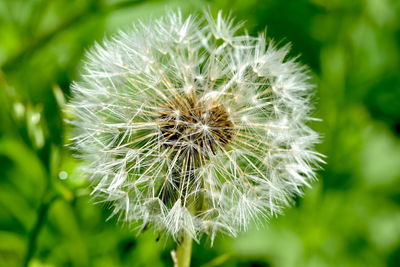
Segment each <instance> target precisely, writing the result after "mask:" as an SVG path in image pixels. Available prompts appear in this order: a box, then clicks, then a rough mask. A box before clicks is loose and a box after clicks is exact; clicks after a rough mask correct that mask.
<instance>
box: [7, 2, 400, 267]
mask: <svg viewBox="0 0 400 267" xmlns="http://www.w3.org/2000/svg"><path fill="white" fill-rule="evenodd" d="M177 7H180V8H181V9H182V11H183V12H184V13H189V12H193V11H199V10H201V9H203V8H205V7H209V8H210V9H211V11H212V12H217V11H218V10H219V9H222V10H225V11H231V12H232V14H233V15H234V16H236V17H237V18H238V19H239V20H244V21H246V27H247V28H248V30H249V32H250V33H251V34H256V33H257V32H260V31H264V30H265V28H266V29H267V34H268V36H269V38H272V39H274V40H275V41H277V42H278V43H282V44H283V43H286V42H288V41H290V42H292V47H293V50H292V55H293V56H296V55H298V54H301V60H302V61H303V62H304V63H305V64H307V65H309V66H310V67H311V70H312V73H313V75H314V83H315V84H316V85H317V93H316V97H315V100H316V103H317V104H316V105H317V107H316V110H315V116H317V117H320V118H322V119H323V121H322V122H318V123H315V125H313V127H314V128H315V129H317V130H318V131H319V132H321V133H322V134H323V143H322V144H321V145H320V146H319V147H318V150H319V151H320V152H321V153H324V154H325V155H327V162H328V164H327V165H326V166H325V167H324V170H323V171H321V172H320V179H319V181H318V182H315V183H314V184H313V188H312V189H307V190H306V192H305V197H304V198H302V199H297V200H296V204H295V206H294V207H292V208H288V209H286V210H285V215H284V216H280V217H277V218H273V219H271V221H270V222H269V224H267V223H266V224H265V226H262V227H259V228H260V229H257V227H254V228H253V229H252V230H251V231H249V232H247V233H243V234H242V235H240V236H239V237H238V238H235V239H234V238H228V237H224V236H221V237H218V238H217V241H216V242H215V244H214V246H213V247H210V242H209V241H208V240H207V239H204V240H202V243H201V244H200V245H195V247H194V253H193V260H192V262H193V266H202V265H204V266H284V267H286V266H316V267H320V266H400V49H399V48H400V19H399V18H400V1H398V0H354V1H348V0H309V1H306V0H286V1H279V0H247V1H239V0H237V1H234V0H210V1H202V0H191V1H189V0H185V1H177V0H175V1H172V0H171V1H162V0H153V1H143V0H133V1H131V0H52V1H50V0H47V1H46V0H0V119H1V123H0V266H31V267H39V266H43V267H44V266H46V267H47V266H105V267H106V266H107V267H108V266H171V265H172V261H171V259H170V254H169V253H170V250H171V249H173V248H174V244H173V242H171V241H170V240H165V238H164V239H161V240H160V241H159V242H156V241H155V240H156V238H157V236H156V235H155V234H153V233H151V232H146V233H144V234H142V235H139V236H136V235H134V233H133V232H132V231H131V229H129V226H127V225H124V224H123V223H120V222H118V221H117V218H111V219H110V220H107V218H108V217H109V215H110V213H111V212H110V210H108V209H107V205H94V204H93V203H91V198H90V195H89V193H90V191H89V189H88V184H87V182H86V181H85V179H84V178H83V176H82V174H81V173H80V172H79V168H78V167H79V162H77V161H76V160H75V159H73V158H72V156H71V152H70V151H68V149H66V148H65V143H66V141H67V137H66V136H67V134H66V129H65V126H64V123H63V116H62V110H61V107H62V106H63V104H64V103H65V101H68V97H69V94H70V89H69V86H70V83H71V81H72V80H74V79H76V78H77V77H78V73H79V68H80V65H79V64H80V62H81V60H82V58H83V57H84V51H85V50H86V49H88V48H89V47H90V46H91V45H93V43H94V42H95V41H101V40H102V39H103V38H104V37H105V36H109V35H110V34H112V33H113V32H115V31H117V30H118V29H119V28H122V29H124V28H127V27H129V26H130V25H131V24H132V23H133V22H134V21H136V20H138V19H146V18H148V17H149V16H159V15H162V14H163V13H164V12H165V10H166V8H177Z"/></svg>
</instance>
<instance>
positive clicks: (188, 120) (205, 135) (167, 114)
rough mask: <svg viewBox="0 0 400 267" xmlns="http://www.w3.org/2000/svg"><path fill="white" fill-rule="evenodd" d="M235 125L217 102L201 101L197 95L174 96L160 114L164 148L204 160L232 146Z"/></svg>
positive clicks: (161, 137)
mask: <svg viewBox="0 0 400 267" xmlns="http://www.w3.org/2000/svg"><path fill="white" fill-rule="evenodd" d="M233 126H234V125H233V123H232V121H231V120H230V119H229V116H228V112H227V111H226V109H225V107H224V106H223V105H222V104H221V103H220V102H219V101H218V100H214V101H208V102H207V101H202V100H199V99H198V97H197V96H196V95H194V94H190V95H183V96H182V95H179V96H175V97H172V98H171V99H170V101H169V103H168V104H166V105H164V106H162V112H160V115H159V130H160V140H161V142H162V144H163V145H164V146H166V147H169V148H172V149H173V150H175V151H178V150H181V151H184V152H185V153H190V154H193V153H195V154H198V155H199V156H200V155H201V156H202V157H205V158H208V157H209V156H210V155H211V153H212V154H214V155H215V154H216V152H217V151H218V149H220V148H222V147H223V146H225V145H226V144H228V143H229V141H230V140H231V139H232V137H233V133H234V131H233Z"/></svg>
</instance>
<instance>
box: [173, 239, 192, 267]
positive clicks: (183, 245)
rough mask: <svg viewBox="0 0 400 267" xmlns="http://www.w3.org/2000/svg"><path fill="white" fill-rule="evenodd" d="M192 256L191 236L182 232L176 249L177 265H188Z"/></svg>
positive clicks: (183, 266)
mask: <svg viewBox="0 0 400 267" xmlns="http://www.w3.org/2000/svg"><path fill="white" fill-rule="evenodd" d="M191 256H192V238H191V237H190V236H189V235H187V234H184V235H183V238H182V240H181V242H180V243H179V244H178V248H177V249H176V261H177V262H176V263H177V267H189V266H190V258H191Z"/></svg>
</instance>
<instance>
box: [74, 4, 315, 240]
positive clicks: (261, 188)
mask: <svg viewBox="0 0 400 267" xmlns="http://www.w3.org/2000/svg"><path fill="white" fill-rule="evenodd" d="M205 17H206V18H205V19H204V20H201V19H195V18H193V17H188V18H183V16H182V15H181V13H180V12H175V13H174V12H171V13H169V14H168V15H166V16H165V17H163V18H160V19H157V20H153V21H150V22H149V23H146V24H144V23H139V24H137V25H136V26H135V27H134V28H133V29H131V30H130V31H128V32H120V33H119V34H118V35H117V36H115V37H113V38H112V39H110V40H107V41H104V42H103V44H101V45H96V46H95V47H94V48H93V49H92V50H91V51H90V53H89V56H88V59H87V60H86V62H85V66H84V73H83V74H82V78H81V80H80V81H79V82H76V83H74V85H73V87H72V89H73V97H72V101H71V102H70V104H69V106H70V108H72V111H73V114H74V115H75V117H74V118H73V119H72V120H71V122H70V123H71V124H73V125H74V129H75V131H74V137H73V138H72V144H73V146H74V147H75V148H76V149H77V151H79V153H80V155H81V156H82V157H83V158H84V159H85V167H84V170H85V172H86V173H87V174H88V176H89V178H90V180H91V181H92V182H93V186H94V190H93V193H94V195H95V196H97V197H98V198H99V199H101V200H103V201H107V202H110V203H112V206H113V208H114V213H113V214H120V215H122V216H121V218H123V219H124V220H126V221H128V222H139V223H140V225H142V226H143V227H144V226H147V225H152V226H153V227H155V228H156V229H157V230H160V231H167V232H168V233H169V234H171V235H172V236H173V237H175V238H177V237H179V235H180V234H181V233H183V232H186V233H188V234H189V235H191V236H192V237H193V238H195V239H198V238H199V236H200V235H201V234H203V233H206V234H208V235H209V236H210V237H211V239H214V237H215V235H216V233H218V232H223V233H226V234H230V235H233V236H235V235H236V234H237V233H238V232H239V231H240V230H246V229H247V227H248V225H249V223H250V222H252V221H256V222H260V219H265V218H268V217H270V216H271V215H274V214H276V213H279V212H280V211H281V209H282V208H283V207H285V206H287V205H288V204H290V201H291V198H292V197H293V196H294V195H298V194H301V192H302V187H303V186H304V185H309V183H310V181H311V180H313V179H315V168H316V167H317V165H318V162H322V160H321V159H320V158H321V155H320V154H318V153H317V152H315V151H313V146H314V144H315V143H317V142H318V135H317V134H316V133H315V132H314V131H313V130H311V129H310V128H309V127H308V126H307V125H306V123H307V122H308V121H309V120H311V119H312V118H311V117H310V115H309V113H310V110H311V106H310V97H309V94H310V90H311V89H312V86H311V85H310V84H309V83H308V80H309V77H308V75H307V74H306V69H305V68H304V67H303V66H302V65H300V64H298V63H296V62H295V61H294V60H292V59H287V53H288V50H289V48H288V46H285V47H283V48H277V47H276V46H274V45H273V44H272V43H271V42H267V41H266V40H265V36H263V35H260V36H258V37H251V36H248V35H237V34H235V32H236V31H237V30H238V28H239V26H240V25H238V24H237V23H235V22H234V21H233V20H232V19H229V18H224V17H223V16H222V15H221V13H219V14H218V17H217V18H216V19H213V18H212V17H211V16H210V15H209V14H206V16H205Z"/></svg>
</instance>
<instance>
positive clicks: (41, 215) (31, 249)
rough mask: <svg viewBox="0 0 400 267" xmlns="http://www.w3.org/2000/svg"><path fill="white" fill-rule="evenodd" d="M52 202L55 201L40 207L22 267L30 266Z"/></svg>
mask: <svg viewBox="0 0 400 267" xmlns="http://www.w3.org/2000/svg"><path fill="white" fill-rule="evenodd" d="M52 202H53V200H50V201H49V202H45V203H42V204H41V205H40V207H39V210H38V215H37V220H36V223H35V225H34V226H33V229H32V231H31V233H30V234H29V240H28V246H27V250H26V254H25V258H24V262H23V265H22V266H24V267H26V266H28V264H29V262H30V260H31V258H32V256H33V254H34V253H35V248H36V242H37V238H38V236H39V233H40V230H42V227H43V225H44V222H45V221H46V217H47V212H48V211H49V208H50V206H51V203H52Z"/></svg>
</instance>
